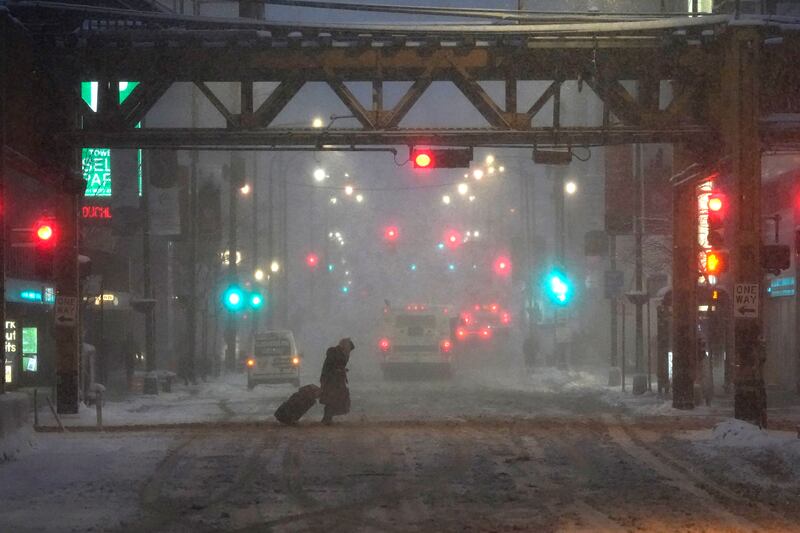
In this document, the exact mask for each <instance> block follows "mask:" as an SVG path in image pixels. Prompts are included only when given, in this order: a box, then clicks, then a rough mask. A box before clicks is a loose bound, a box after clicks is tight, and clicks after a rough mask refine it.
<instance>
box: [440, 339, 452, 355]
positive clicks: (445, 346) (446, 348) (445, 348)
mask: <svg viewBox="0 0 800 533" xmlns="http://www.w3.org/2000/svg"><path fill="white" fill-rule="evenodd" d="M452 347H453V343H452V342H450V339H444V340H443V341H442V342H440V343H439V351H440V352H442V353H450V349H451V348H452Z"/></svg>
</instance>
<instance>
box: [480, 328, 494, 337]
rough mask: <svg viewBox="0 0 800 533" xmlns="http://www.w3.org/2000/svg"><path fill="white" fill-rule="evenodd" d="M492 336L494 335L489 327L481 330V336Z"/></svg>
mask: <svg viewBox="0 0 800 533" xmlns="http://www.w3.org/2000/svg"><path fill="white" fill-rule="evenodd" d="M491 336H492V330H490V329H488V328H486V329H482V330H481V337H483V338H484V339H488V338H491Z"/></svg>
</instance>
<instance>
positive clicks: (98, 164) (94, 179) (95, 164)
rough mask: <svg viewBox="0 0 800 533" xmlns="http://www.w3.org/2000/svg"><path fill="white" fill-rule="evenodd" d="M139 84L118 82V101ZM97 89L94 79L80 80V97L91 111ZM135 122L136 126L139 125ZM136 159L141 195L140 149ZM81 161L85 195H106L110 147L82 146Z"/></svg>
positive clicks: (108, 191)
mask: <svg viewBox="0 0 800 533" xmlns="http://www.w3.org/2000/svg"><path fill="white" fill-rule="evenodd" d="M137 85H139V82H138V81H121V82H119V103H122V102H124V101H125V100H126V99H127V98H128V96H130V95H131V93H132V92H133V90H134V89H136V86H137ZM97 91H98V83H97V82H96V81H84V82H81V98H83V101H84V102H86V105H88V106H89V107H90V108H91V109H92V111H95V112H97ZM140 126H141V124H137V125H136V127H137V128H138V127H140ZM136 160H137V172H136V173H137V178H138V182H139V196H141V195H142V151H141V150H138V151H137V155H136ZM81 163H82V165H81V166H82V169H83V179H85V180H86V182H87V183H86V192H85V196H93V197H97V196H100V197H103V196H105V197H108V196H111V193H112V182H113V180H112V175H111V149H109V148H84V149H83V150H82V151H81Z"/></svg>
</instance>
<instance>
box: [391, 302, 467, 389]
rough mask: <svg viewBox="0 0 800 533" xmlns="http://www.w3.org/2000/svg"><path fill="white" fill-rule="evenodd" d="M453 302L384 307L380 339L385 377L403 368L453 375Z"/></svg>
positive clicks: (401, 370)
mask: <svg viewBox="0 0 800 533" xmlns="http://www.w3.org/2000/svg"><path fill="white" fill-rule="evenodd" d="M452 313H453V308H452V307H451V306H440V305H419V304H415V305H407V306H406V307H405V308H401V309H400V310H397V311H395V310H389V309H388V308H387V309H386V310H385V311H384V324H383V328H382V332H381V333H382V336H381V338H380V339H379V340H378V350H379V354H380V361H381V369H382V370H383V375H384V377H392V376H393V375H394V374H395V373H399V372H403V371H404V370H408V371H415V370H424V371H432V372H435V373H437V374H438V375H440V376H442V375H443V376H450V375H451V374H452V370H453V341H452V339H451V338H450V317H451V315H452Z"/></svg>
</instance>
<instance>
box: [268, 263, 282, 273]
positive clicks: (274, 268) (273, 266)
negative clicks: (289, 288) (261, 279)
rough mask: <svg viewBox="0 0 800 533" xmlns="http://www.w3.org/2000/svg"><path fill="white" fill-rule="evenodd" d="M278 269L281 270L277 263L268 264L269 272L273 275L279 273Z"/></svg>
mask: <svg viewBox="0 0 800 533" xmlns="http://www.w3.org/2000/svg"><path fill="white" fill-rule="evenodd" d="M280 269H281V264H280V263H278V262H277V261H272V263H270V264H269V271H270V272H272V273H273V274H275V273H277V272H279V271H280Z"/></svg>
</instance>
